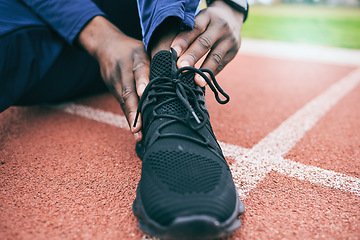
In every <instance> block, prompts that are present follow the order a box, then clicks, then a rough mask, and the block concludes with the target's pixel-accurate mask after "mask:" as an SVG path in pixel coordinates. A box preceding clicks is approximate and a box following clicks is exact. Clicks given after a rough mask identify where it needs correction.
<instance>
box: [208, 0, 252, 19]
mask: <svg viewBox="0 0 360 240" xmlns="http://www.w3.org/2000/svg"><path fill="white" fill-rule="evenodd" d="M206 2H207V6H208V7H209V6H210V5H211V6H216V5H217V4H220V5H223V6H227V7H228V8H230V9H232V12H233V13H234V16H236V17H237V18H238V20H241V22H245V20H246V18H247V15H248V11H249V5H248V3H247V1H246V0H207V1H206Z"/></svg>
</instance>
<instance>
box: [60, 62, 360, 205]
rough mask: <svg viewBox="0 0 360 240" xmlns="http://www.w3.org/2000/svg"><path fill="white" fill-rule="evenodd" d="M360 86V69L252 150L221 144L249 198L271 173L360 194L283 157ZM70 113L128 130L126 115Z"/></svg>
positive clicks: (358, 188)
mask: <svg viewBox="0 0 360 240" xmlns="http://www.w3.org/2000/svg"><path fill="white" fill-rule="evenodd" d="M359 83H360V68H358V69H356V70H354V71H353V72H351V73H350V74H348V75H347V76H345V77H344V78H342V79H341V80H340V81H338V82H337V83H335V84H333V85H332V86H330V87H329V88H328V90H326V91H325V92H324V93H323V94H321V95H319V96H318V97H316V98H315V99H313V100H312V101H310V102H309V103H308V104H306V105H305V106H304V107H303V108H301V109H300V110H298V111H297V112H296V113H295V114H294V115H292V116H291V117H290V118H288V119H287V120H286V121H284V122H283V123H282V124H281V125H280V126H279V127H278V128H277V129H275V130H274V131H272V132H271V133H270V134H269V135H267V136H266V137H265V138H264V139H262V140H261V141H260V142H259V143H257V144H256V145H255V146H254V147H253V148H252V149H246V148H243V147H240V146H236V145H231V144H227V143H221V142H220V145H221V147H222V149H223V152H224V155H225V156H226V157H231V158H233V159H235V161H236V162H235V163H234V164H233V165H232V166H231V170H232V172H233V176H234V181H235V184H236V185H237V187H238V189H239V193H240V197H241V198H242V199H243V198H245V197H246V196H247V195H248V193H249V192H250V191H251V190H252V189H254V188H255V187H256V186H257V184H258V183H259V182H260V181H261V180H262V179H263V178H264V177H265V176H266V175H267V174H268V173H269V172H270V171H277V172H279V173H281V174H284V175H286V176H291V177H294V178H297V179H300V180H307V181H310V182H312V183H316V184H321V185H325V186H328V187H332V188H337V189H340V190H344V191H348V192H352V193H355V194H360V179H358V178H354V177H350V176H346V175H344V174H340V173H336V172H334V171H330V170H325V169H321V168H317V167H313V166H307V165H304V164H301V163H297V162H293V161H291V160H287V159H284V158H283V155H284V154H286V153H287V152H288V151H290V150H291V149H292V148H293V147H294V146H295V144H296V143H297V142H298V141H300V139H301V138H302V137H303V136H304V135H305V133H306V132H307V131H309V130H310V129H311V128H312V127H313V126H314V125H315V124H316V123H317V122H318V121H319V120H320V119H321V118H322V117H323V116H324V115H325V114H326V113H327V112H328V111H329V110H330V109H331V108H332V107H333V106H334V105H335V104H336V103H337V102H339V101H340V100H341V99H342V98H343V97H344V96H345V95H346V94H348V93H349V92H350V91H351V90H353V89H354V88H355V87H356V86H357V85H358V84H359ZM55 107H56V108H58V109H60V110H62V111H65V112H67V113H70V114H74V115H78V116H81V117H85V118H88V119H92V120H95V121H98V122H103V123H107V124H110V125H113V126H116V127H120V128H124V129H128V124H127V121H126V119H125V117H124V116H121V115H117V114H114V113H110V112H106V111H102V110H99V109H94V108H91V107H87V106H83V105H77V104H73V103H69V104H62V105H57V106H55Z"/></svg>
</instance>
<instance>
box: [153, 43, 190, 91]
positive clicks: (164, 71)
mask: <svg viewBox="0 0 360 240" xmlns="http://www.w3.org/2000/svg"><path fill="white" fill-rule="evenodd" d="M176 61H177V54H176V52H175V50H172V51H171V52H169V51H166V50H162V51H160V52H158V53H156V54H155V55H154V57H153V59H152V61H151V66H150V80H152V79H154V78H157V77H170V78H171V77H174V76H173V74H174V73H175V71H176V70H177V69H178V68H177V67H176ZM194 76H195V74H194V73H190V74H183V75H182V76H181V81H183V82H184V83H186V84H187V85H188V86H190V87H195V82H194Z"/></svg>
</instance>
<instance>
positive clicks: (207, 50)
mask: <svg viewBox="0 0 360 240" xmlns="http://www.w3.org/2000/svg"><path fill="white" fill-rule="evenodd" d="M243 19H244V15H243V14H242V13H239V12H237V11H235V10H234V9H232V8H231V7H230V6H229V5H227V4H226V3H224V2H222V1H215V2H214V3H213V4H211V6H210V7H208V8H206V9H204V10H202V11H201V12H200V13H199V14H198V15H197V16H196V18H195V24H194V28H193V29H192V30H190V31H185V32H181V33H179V34H178V36H177V37H176V38H175V39H174V41H173V43H172V47H173V48H174V49H175V51H176V52H177V53H178V55H179V60H178V63H177V64H178V67H179V68H180V67H185V66H194V65H195V64H196V63H197V62H198V61H199V60H200V59H201V58H202V57H203V56H205V55H206V58H205V60H204V62H203V64H202V66H201V67H202V68H208V69H210V70H211V71H212V72H214V74H215V75H216V74H218V73H219V72H220V71H221V70H222V69H223V68H224V67H225V66H226V64H228V63H229V62H230V61H231V60H232V59H233V58H234V57H235V55H236V53H237V52H238V50H239V49H240V44H241V35H240V32H241V28H242V23H243ZM195 81H196V83H197V84H198V85H200V86H205V84H206V82H205V80H203V79H202V78H201V77H200V76H199V75H196V76H195Z"/></svg>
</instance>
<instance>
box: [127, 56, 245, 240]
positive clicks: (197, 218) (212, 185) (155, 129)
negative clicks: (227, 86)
mask: <svg viewBox="0 0 360 240" xmlns="http://www.w3.org/2000/svg"><path fill="white" fill-rule="evenodd" d="M176 60H177V56H176V52H175V51H174V50H172V52H169V51H161V52H158V53H157V54H156V55H155V56H154V58H153V60H152V63H151V67H150V82H149V84H148V86H147V87H146V89H145V91H144V93H143V96H142V98H141V99H140V102H139V108H138V113H140V112H141V117H142V123H143V129H142V131H143V134H144V137H143V141H142V143H139V144H137V147H136V151H137V154H138V156H139V157H140V158H141V159H142V160H143V163H142V172H141V180H140V182H139V185H138V188H137V191H136V193H137V196H136V199H135V201H134V204H133V212H134V214H135V216H136V217H138V218H139V227H140V229H141V230H143V231H144V232H145V233H147V234H150V235H152V236H157V237H161V238H176V239H183V238H186V239H196V238H200V239H207V238H217V237H223V236H226V235H228V234H229V233H231V232H233V231H234V230H236V229H237V228H238V227H240V225H241V223H240V221H239V219H238V216H239V215H240V214H243V213H244V211H245V207H244V204H243V203H242V202H241V201H240V200H239V197H238V193H237V190H236V188H235V185H234V182H233V179H232V175H231V172H230V169H229V167H228V165H227V163H226V161H225V158H224V156H223V154H222V151H221V149H220V146H219V145H218V143H217V141H216V138H215V136H214V133H213V131H212V128H211V125H210V121H209V114H208V111H207V108H206V106H205V88H201V87H199V86H197V85H196V84H195V82H194V75H195V73H199V74H201V75H202V76H203V77H204V78H205V80H206V81H207V83H208V85H209V87H210V89H211V90H212V91H213V92H214V93H215V97H216V99H217V101H218V102H219V103H222V104H224V103H227V102H228V101H229V97H228V95H227V94H226V93H224V92H223V90H222V89H221V88H220V87H219V85H218V84H217V82H216V80H215V77H214V75H213V74H212V73H211V72H210V71H209V70H206V69H201V70H199V69H196V68H193V67H185V68H181V69H179V70H178V69H177V67H176ZM203 72H208V73H209V74H210V75H211V76H212V78H213V83H214V84H215V86H214V85H213V84H212V82H211V81H210V80H209V79H208V78H207V77H206V76H205V75H204V73H203ZM218 91H219V92H220V93H221V94H222V95H223V96H224V97H225V98H226V99H225V100H224V101H223V100H221V99H220V98H219V96H218ZM135 122H136V121H135Z"/></svg>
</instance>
